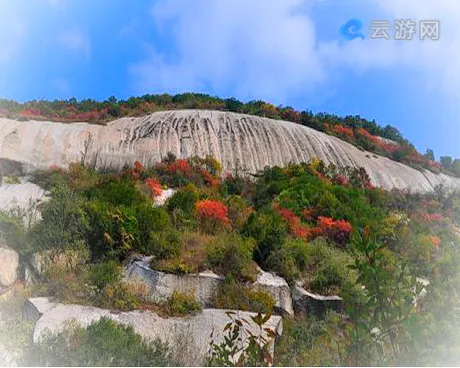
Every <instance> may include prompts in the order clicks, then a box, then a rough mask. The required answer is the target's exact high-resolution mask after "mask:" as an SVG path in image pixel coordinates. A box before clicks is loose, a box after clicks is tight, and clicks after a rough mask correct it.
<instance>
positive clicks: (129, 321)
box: [30, 299, 283, 365]
mask: <svg viewBox="0 0 460 368" xmlns="http://www.w3.org/2000/svg"><path fill="white" fill-rule="evenodd" d="M30 302H31V303H34V300H32V299H31V300H30ZM234 312H235V313H236V314H237V316H239V317H240V318H245V319H247V320H250V316H254V315H255V314H254V313H249V312H242V311H234ZM102 317H108V318H111V319H112V320H114V321H115V322H118V323H120V324H124V325H130V326H132V327H133V328H134V330H135V332H136V333H138V334H140V335H141V336H143V337H145V338H148V339H156V338H159V339H161V340H163V341H167V342H170V343H174V342H175V341H178V340H181V339H183V336H186V335H188V336H189V337H190V340H189V341H188V342H187V343H188V344H193V345H194V347H195V349H194V351H195V353H196V354H195V355H196V356H195V357H194V359H195V361H193V362H189V363H192V364H194V365H202V364H203V363H204V359H205V357H206V354H207V351H208V349H209V343H210V341H211V340H210V335H211V332H213V331H214V339H215V341H216V342H220V341H222V339H223V334H222V331H223V329H224V327H225V325H226V324H227V323H228V322H229V317H228V316H227V314H226V311H225V310H218V309H204V310H202V311H201V312H199V313H197V314H195V315H191V316H187V317H182V318H162V317H159V316H158V315H157V314H155V313H153V312H151V311H133V312H123V313H112V312H110V311H109V310H105V309H100V308H95V307H90V306H82V305H74V304H67V305H64V304H55V305H54V306H53V307H52V308H51V309H49V310H47V311H46V312H44V313H43V315H42V316H41V317H40V319H39V320H38V321H37V322H36V324H35V329H34V334H33V340H34V342H38V341H40V339H41V338H42V337H43V336H44V335H45V334H46V333H47V332H48V333H58V332H61V331H63V330H64V329H65V327H66V325H67V324H68V323H69V322H71V321H76V322H78V323H79V324H80V325H81V326H83V327H87V326H89V325H90V324H92V323H93V322H96V321H98V320H99V319H100V318H102ZM266 327H268V328H270V329H272V330H274V331H275V332H276V333H277V334H278V335H281V334H282V331H283V330H282V319H281V317H279V316H272V317H271V318H270V319H269V320H268V322H267V324H266ZM251 330H252V332H253V333H257V332H258V331H256V329H255V328H251ZM274 343H275V342H274V341H273V340H272V353H273V351H274Z"/></svg>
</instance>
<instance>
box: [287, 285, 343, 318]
mask: <svg viewBox="0 0 460 368" xmlns="http://www.w3.org/2000/svg"><path fill="white" fill-rule="evenodd" d="M292 301H293V304H294V310H295V313H296V315H297V314H298V315H307V316H309V315H313V316H315V317H317V318H324V316H325V314H326V312H327V311H329V310H332V311H335V312H337V313H341V312H342V311H343V299H342V298H341V297H339V296H336V295H333V296H324V295H318V294H314V293H310V292H308V291H307V290H305V289H304V288H303V287H302V285H301V283H297V284H296V285H295V286H294V288H293V289H292Z"/></svg>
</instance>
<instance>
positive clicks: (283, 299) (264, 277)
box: [253, 269, 294, 316]
mask: <svg viewBox="0 0 460 368" xmlns="http://www.w3.org/2000/svg"><path fill="white" fill-rule="evenodd" d="M253 286H254V287H255V288H258V289H260V290H263V291H265V292H266V293H268V294H270V295H272V296H273V298H274V299H275V308H276V309H277V311H278V312H279V313H282V314H288V315H291V316H292V315H294V309H293V307H292V298H291V288H290V287H289V284H288V283H287V282H286V280H285V279H283V278H282V277H279V276H276V275H274V274H272V273H270V272H265V271H263V270H261V269H260V270H259V274H258V276H257V279H256V281H255V282H254V284H253Z"/></svg>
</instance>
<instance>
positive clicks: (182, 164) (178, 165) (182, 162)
mask: <svg viewBox="0 0 460 368" xmlns="http://www.w3.org/2000/svg"><path fill="white" fill-rule="evenodd" d="M168 171H169V172H170V173H173V174H176V173H179V174H182V175H185V176H190V175H191V174H192V171H193V170H192V167H191V166H190V163H189V162H188V160H186V159H179V160H176V161H174V162H172V163H171V164H170V165H169V166H168Z"/></svg>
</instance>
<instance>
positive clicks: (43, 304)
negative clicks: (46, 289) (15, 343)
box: [22, 297, 56, 323]
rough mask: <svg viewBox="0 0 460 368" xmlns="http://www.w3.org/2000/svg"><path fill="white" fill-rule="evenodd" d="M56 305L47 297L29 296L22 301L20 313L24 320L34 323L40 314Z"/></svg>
mask: <svg viewBox="0 0 460 368" xmlns="http://www.w3.org/2000/svg"><path fill="white" fill-rule="evenodd" d="M55 306H56V303H53V302H51V301H50V300H49V298H44V297H38V298H29V299H27V300H26V301H25V302H24V306H23V310H22V315H23V318H24V319H25V320H26V321H29V322H32V323H36V322H37V321H38V320H39V319H40V317H41V316H43V315H44V314H45V313H46V312H48V311H50V310H51V309H53V308H54V307H55Z"/></svg>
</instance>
